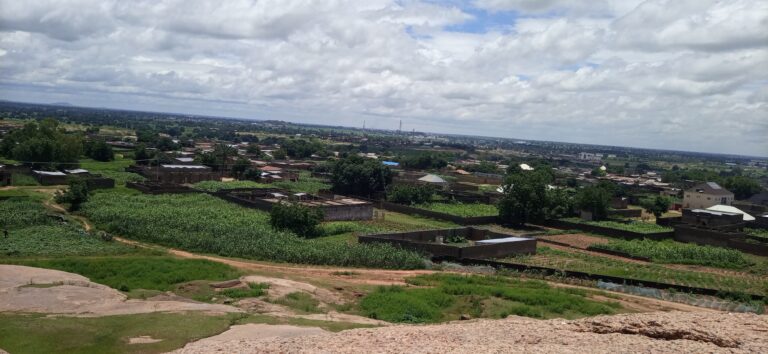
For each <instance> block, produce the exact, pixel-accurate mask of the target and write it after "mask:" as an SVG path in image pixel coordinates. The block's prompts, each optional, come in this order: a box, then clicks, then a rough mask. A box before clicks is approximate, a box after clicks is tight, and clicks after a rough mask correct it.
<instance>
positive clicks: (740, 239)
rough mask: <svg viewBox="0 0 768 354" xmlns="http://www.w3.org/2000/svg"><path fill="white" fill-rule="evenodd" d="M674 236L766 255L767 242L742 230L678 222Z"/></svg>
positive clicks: (767, 250) (688, 240)
mask: <svg viewBox="0 0 768 354" xmlns="http://www.w3.org/2000/svg"><path fill="white" fill-rule="evenodd" d="M674 238H675V240H676V241H680V242H690V243H695V244H699V245H709V246H716V247H728V248H734V249H737V250H739V251H742V252H744V253H749V254H754V255H757V256H763V257H768V244H766V243H763V242H760V241H759V240H758V239H757V238H753V237H751V236H750V235H747V234H745V233H743V232H727V231H722V230H713V229H704V228H699V227H695V226H691V225H684V224H680V225H676V226H675V236H674Z"/></svg>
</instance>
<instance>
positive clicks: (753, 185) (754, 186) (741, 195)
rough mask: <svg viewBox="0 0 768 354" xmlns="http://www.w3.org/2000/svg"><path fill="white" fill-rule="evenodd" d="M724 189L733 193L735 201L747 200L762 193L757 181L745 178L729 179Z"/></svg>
mask: <svg viewBox="0 0 768 354" xmlns="http://www.w3.org/2000/svg"><path fill="white" fill-rule="evenodd" d="M724 187H725V188H726V189H728V190H730V191H731V192H733V196H734V197H735V198H736V199H747V198H749V197H751V196H753V195H755V194H758V193H760V192H762V191H763V187H760V184H759V183H757V181H755V180H754V179H752V178H749V177H745V176H734V177H729V178H728V179H727V180H726V181H725V186H724Z"/></svg>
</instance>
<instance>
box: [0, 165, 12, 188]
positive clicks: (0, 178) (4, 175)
mask: <svg viewBox="0 0 768 354" xmlns="http://www.w3.org/2000/svg"><path fill="white" fill-rule="evenodd" d="M10 185H11V172H10V171H7V170H6V169H5V166H4V165H0V186H10Z"/></svg>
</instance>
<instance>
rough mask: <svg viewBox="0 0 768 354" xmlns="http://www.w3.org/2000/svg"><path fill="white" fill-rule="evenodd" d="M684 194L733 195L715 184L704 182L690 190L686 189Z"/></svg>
mask: <svg viewBox="0 0 768 354" xmlns="http://www.w3.org/2000/svg"><path fill="white" fill-rule="evenodd" d="M686 192H690V193H702V194H712V195H733V193H731V192H730V191H729V190H727V189H725V188H723V187H721V186H720V185H719V184H717V183H715V182H706V183H701V184H698V185H695V186H693V187H692V188H689V189H687V190H686Z"/></svg>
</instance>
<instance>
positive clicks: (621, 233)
mask: <svg viewBox="0 0 768 354" xmlns="http://www.w3.org/2000/svg"><path fill="white" fill-rule="evenodd" d="M544 224H545V225H546V226H550V227H554V228H556V229H562V230H569V229H576V230H581V231H586V232H593V233H596V234H600V235H605V236H611V237H618V238H623V239H627V240H633V239H643V238H648V239H652V240H662V239H667V238H672V237H674V236H675V232H674V231H663V232H650V233H642V232H634V231H627V230H619V229H613V228H610V227H604V226H598V225H589V224H582V223H575V222H570V221H565V220H556V219H553V220H547V222H546V223H544Z"/></svg>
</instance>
